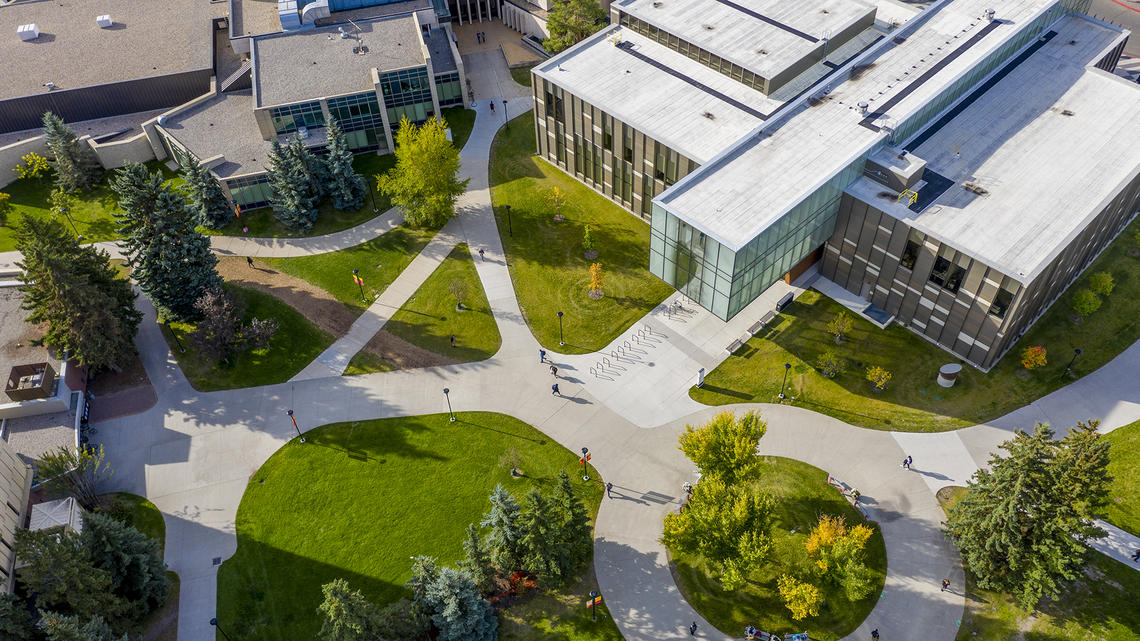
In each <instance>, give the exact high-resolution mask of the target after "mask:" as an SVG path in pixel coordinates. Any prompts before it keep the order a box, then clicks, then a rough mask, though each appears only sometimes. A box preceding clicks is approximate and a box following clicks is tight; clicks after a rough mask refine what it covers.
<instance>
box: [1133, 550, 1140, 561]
mask: <svg viewBox="0 0 1140 641" xmlns="http://www.w3.org/2000/svg"><path fill="white" fill-rule="evenodd" d="M1132 560H1133V561H1140V550H1136V551H1135V552H1133V553H1132Z"/></svg>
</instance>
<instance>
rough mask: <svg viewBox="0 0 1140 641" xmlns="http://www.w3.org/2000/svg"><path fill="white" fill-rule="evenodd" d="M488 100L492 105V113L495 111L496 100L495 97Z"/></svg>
mask: <svg viewBox="0 0 1140 641" xmlns="http://www.w3.org/2000/svg"><path fill="white" fill-rule="evenodd" d="M488 102H489V103H490V105H491V113H495V101H494V99H492V100H489V101H488Z"/></svg>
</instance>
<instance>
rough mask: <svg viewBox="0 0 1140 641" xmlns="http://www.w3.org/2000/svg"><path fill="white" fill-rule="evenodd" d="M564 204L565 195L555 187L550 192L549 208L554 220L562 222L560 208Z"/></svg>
mask: <svg viewBox="0 0 1140 641" xmlns="http://www.w3.org/2000/svg"><path fill="white" fill-rule="evenodd" d="M565 204H566V194H565V193H563V192H562V190H561V189H559V188H557V187H555V188H554V189H552V190H551V191H550V206H551V208H553V209H554V220H556V221H559V220H562V218H563V216H562V206H563V205H565Z"/></svg>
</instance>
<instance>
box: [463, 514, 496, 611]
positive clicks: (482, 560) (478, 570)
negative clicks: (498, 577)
mask: <svg viewBox="0 0 1140 641" xmlns="http://www.w3.org/2000/svg"><path fill="white" fill-rule="evenodd" d="M457 565H459V569H460V570H463V571H465V572H467V574H469V575H471V580H472V581H474V582H475V586H476V587H477V588H479V592H480V593H482V594H489V593H490V592H491V590H492V588H493V587H494V578H495V569H494V568H493V567H491V555H490V554H488V553H487V549H486V547H485V546H484V545H483V540H482V539H481V538H479V529H478V528H476V527H475V524H474V523H469V524H468V525H467V536H466V538H464V539H463V559H462V560H460V561H459V563H458V564H457Z"/></svg>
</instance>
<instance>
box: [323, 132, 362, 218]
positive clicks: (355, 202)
mask: <svg viewBox="0 0 1140 641" xmlns="http://www.w3.org/2000/svg"><path fill="white" fill-rule="evenodd" d="M328 134H329V138H328V155H326V156H325V166H326V167H327V168H328V176H329V184H328V192H329V195H331V196H332V198H333V207H336V208H337V209H341V210H346V211H349V210H354V209H360V208H361V207H362V206H364V192H366V191H367V190H368V183H367V181H365V180H364V178H363V177H362V176H361V175H360V174H358V173H356V169H355V168H354V167H353V166H352V151H351V150H350V149H349V148H348V139H347V138H345V136H344V132H343V131H341V129H340V123H338V122H337V121H336V119H335V118H333V119H331V120H329V126H328Z"/></svg>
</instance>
